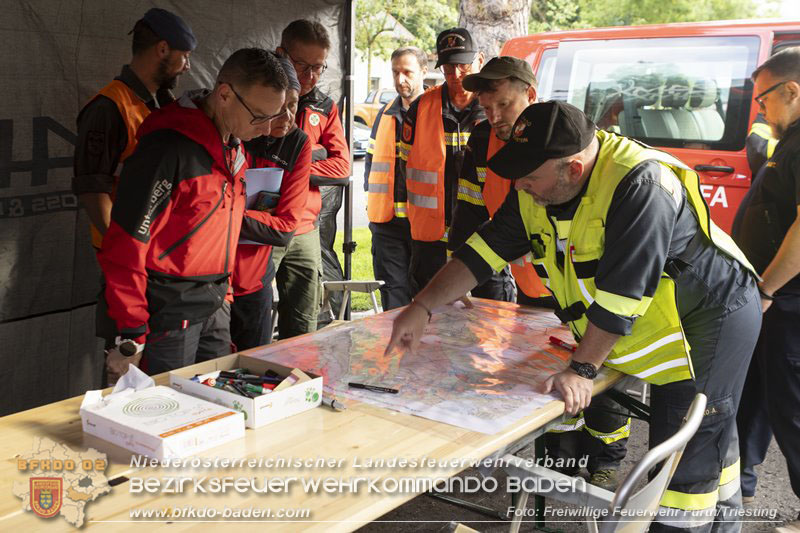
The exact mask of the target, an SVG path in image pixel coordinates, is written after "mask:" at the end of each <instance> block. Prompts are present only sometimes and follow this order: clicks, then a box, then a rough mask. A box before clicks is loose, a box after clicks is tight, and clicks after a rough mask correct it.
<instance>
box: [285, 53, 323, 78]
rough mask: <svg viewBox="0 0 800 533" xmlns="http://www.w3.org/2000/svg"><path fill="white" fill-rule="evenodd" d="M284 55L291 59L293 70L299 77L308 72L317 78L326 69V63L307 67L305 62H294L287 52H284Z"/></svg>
mask: <svg viewBox="0 0 800 533" xmlns="http://www.w3.org/2000/svg"><path fill="white" fill-rule="evenodd" d="M286 55H287V56H289V59H291V60H292V63H294V69H295V70H296V71H297V73H298V74H299V75H303V74H305V73H306V72H308V71H309V70H310V71H311V72H313V73H314V74H316V75H317V76H321V75H322V73H323V72H325V70H327V68H328V64H327V63H322V64H321V65H309V64H308V63H306V62H305V61H298V60H296V59H295V58H293V57H292V55H291V54H290V53H289V52H286Z"/></svg>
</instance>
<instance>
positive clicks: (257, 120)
mask: <svg viewBox="0 0 800 533" xmlns="http://www.w3.org/2000/svg"><path fill="white" fill-rule="evenodd" d="M228 85H229V86H230V88H231V91H233V94H235V95H236V98H238V99H239V102H240V103H241V104H242V105H243V106H244V108H245V109H247V112H248V113H250V116H251V117H253V118H252V119H251V120H250V125H251V126H260V125H261V124H266V123H267V122H271V121H273V120H275V119H277V118H281V117H282V116H283V115H285V114H286V113H287V112H288V110H287V109H283V110H282V111H279V112H278V113H275V114H274V115H256V114H255V113H253V111H252V110H251V109H250V106H248V105H247V104H246V103H245V101H244V98H242V97H241V96H240V95H239V93H237V92H236V89H234V88H233V85H231V84H230V83H229V84H228Z"/></svg>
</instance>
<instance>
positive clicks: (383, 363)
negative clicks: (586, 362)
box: [247, 299, 572, 434]
mask: <svg viewBox="0 0 800 533" xmlns="http://www.w3.org/2000/svg"><path fill="white" fill-rule="evenodd" d="M472 301H473V304H474V305H475V307H474V309H466V308H464V306H463V305H462V304H460V303H459V304H456V305H454V306H445V307H442V308H439V309H437V310H436V312H435V313H434V315H433V320H432V321H431V323H430V324H429V325H428V327H427V329H426V331H425V335H424V337H423V338H422V343H421V346H420V348H419V349H418V350H417V352H416V353H413V354H412V353H400V352H399V351H396V353H393V354H391V355H390V356H388V357H384V355H383V352H384V349H385V348H386V346H387V344H388V343H389V338H390V335H391V331H392V321H393V320H394V318H395V316H397V314H398V313H399V311H392V312H388V313H383V314H380V315H376V316H373V317H367V318H365V319H362V320H357V321H355V322H352V323H347V324H344V325H339V326H335V327H332V328H330V329H323V330H320V331H318V332H316V333H313V334H311V335H304V336H302V337H298V338H295V339H289V340H287V341H283V342H280V343H278V344H271V345H267V346H264V347H261V348H258V349H256V350H253V351H252V352H250V353H248V354H247V355H250V356H252V357H258V358H261V359H268V360H270V361H275V362H277V363H280V364H282V365H285V366H288V367H296V368H300V369H301V370H303V371H306V372H313V373H315V374H318V375H321V376H324V390H325V392H326V393H327V394H334V395H335V396H336V397H337V398H340V399H341V398H345V399H353V400H358V401H361V402H365V403H369V404H373V405H377V406H380V407H383V408H387V409H393V410H396V411H400V412H402V413H409V414H413V415H417V416H421V417H424V418H429V419H431V420H436V421H439V422H445V423H448V424H453V425H455V426H459V427H463V428H466V429H470V430H473V431H479V432H481V433H489V434H492V433H496V432H498V431H500V430H502V429H503V428H505V427H506V426H508V425H510V424H513V423H515V422H517V421H518V420H520V419H521V418H523V417H525V416H527V415H529V414H530V413H531V412H533V411H534V410H535V409H537V408H538V407H541V406H543V405H544V404H546V403H548V402H549V401H551V400H554V399H556V397H555V396H552V395H544V394H541V393H539V392H536V391H538V390H541V388H542V384H543V383H544V381H545V379H547V377H549V376H550V375H551V374H553V373H555V372H557V371H559V370H563V369H564V368H566V366H567V361H568V359H569V355H570V354H569V352H568V351H567V350H565V349H563V348H559V347H556V346H552V345H550V344H549V343H548V338H549V337H550V336H551V335H555V336H557V337H559V338H561V339H564V340H566V341H567V342H572V335H571V334H570V333H569V331H568V330H567V328H566V327H565V326H563V325H562V324H561V323H560V322H559V320H558V319H557V318H556V317H555V315H553V313H552V312H551V311H547V310H539V309H533V308H528V307H520V306H518V305H516V304H511V303H506V302H496V301H491V302H490V301H488V300H475V299H473V300H472ZM351 381H353V382H359V383H368V384H375V385H380V386H384V387H391V388H396V389H399V391H400V392H399V394H385V393H375V392H368V391H363V390H358V389H352V388H349V387H348V386H347V383H348V382H351Z"/></svg>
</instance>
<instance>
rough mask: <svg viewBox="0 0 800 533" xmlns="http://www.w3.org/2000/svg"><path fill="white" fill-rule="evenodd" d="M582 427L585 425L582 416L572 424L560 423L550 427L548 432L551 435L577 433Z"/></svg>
mask: <svg viewBox="0 0 800 533" xmlns="http://www.w3.org/2000/svg"><path fill="white" fill-rule="evenodd" d="M584 425H586V420H584V419H583V415H581V417H580V418H578V419H577V420H575V421H574V422H573V423H571V424H570V423H561V424H556V425H555V426H552V427H551V428H550V429H548V431H551V432H553V433H563V432H566V431H577V430H579V429H581V428H582V427H583V426H584Z"/></svg>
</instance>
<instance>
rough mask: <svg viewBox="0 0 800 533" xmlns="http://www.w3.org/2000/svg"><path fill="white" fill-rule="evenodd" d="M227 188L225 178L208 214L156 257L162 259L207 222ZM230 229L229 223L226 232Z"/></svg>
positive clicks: (226, 268) (223, 197)
mask: <svg viewBox="0 0 800 533" xmlns="http://www.w3.org/2000/svg"><path fill="white" fill-rule="evenodd" d="M227 189H228V182H227V180H226V181H225V183H223V184H222V195H220V197H219V200H217V203H216V204H215V205H214V207H212V208H211V211H209V212H208V214H207V215H206V216H204V217H203V220H201V221H200V223H199V224H197V225H196V226H195V227H193V228H192V229H190V230H189V232H188V233H186V234H185V235H184V236H182V237H181V238H180V239H178V240H177V241H175V242H174V243H172V245H171V246H170V247H169V248H167V249H166V250H164V251H163V252H162V253H161V255H159V256H158V258H159V259H164V258H165V257H167V256H168V255H169V254H171V253H172V251H173V250H175V248H177V247H178V246H180V245H181V244H183V243H184V242H186V241H187V240H188V239H189V237H191V236H192V235H194V234H195V233H196V232H197V230H199V229H200V228H201V227H203V224H205V223H206V222H208V219H209V218H211V215H213V214H214V213H215V212H216V211H217V209H219V206H220V205H221V204H222V201H223V200H224V199H225V191H226V190H227ZM230 231H231V230H230V225H229V226H228V233H229V234H230ZM225 271H226V272H227V271H228V258H227V254H226V257H225Z"/></svg>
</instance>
